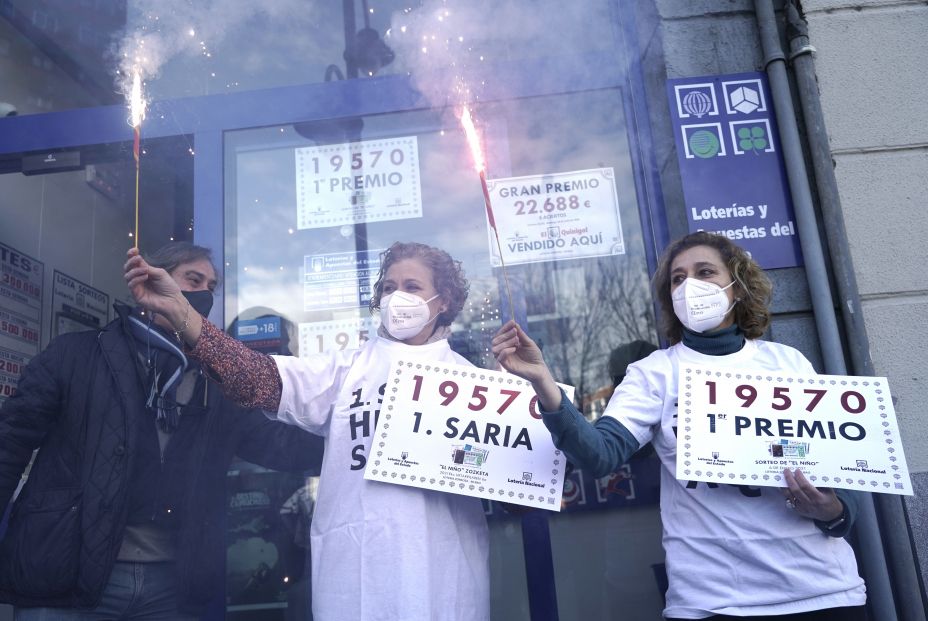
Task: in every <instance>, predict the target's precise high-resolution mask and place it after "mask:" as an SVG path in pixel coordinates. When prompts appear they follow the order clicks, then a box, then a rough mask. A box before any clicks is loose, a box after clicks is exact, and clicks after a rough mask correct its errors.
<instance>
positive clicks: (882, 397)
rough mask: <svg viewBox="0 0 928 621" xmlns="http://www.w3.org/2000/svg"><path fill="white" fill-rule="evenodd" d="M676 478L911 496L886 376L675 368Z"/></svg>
mask: <svg viewBox="0 0 928 621" xmlns="http://www.w3.org/2000/svg"><path fill="white" fill-rule="evenodd" d="M679 381H680V384H679V393H678V394H679V404H680V405H679V416H678V434H677V442H678V444H677V478H678V479H681V480H690V481H710V482H715V483H734V484H748V485H769V486H775V487H785V486H786V481H785V480H784V478H783V476H782V473H783V469H784V468H791V469H796V468H799V469H801V470H802V471H803V472H804V473H805V474H806V476H807V477H808V478H809V480H810V481H811V482H812V483H814V484H815V485H818V486H822V487H842V488H847V489H856V490H862V491H868V492H883V493H888V494H904V495H912V494H913V492H912V483H911V481H910V480H909V471H908V468H907V466H906V462H905V455H904V454H903V451H902V443H901V442H900V440H899V428H898V426H897V425H896V417H895V413H894V412H893V404H892V398H891V397H890V394H889V385H888V384H887V382H886V378H885V377H849V376H843V375H797V374H790V373H780V372H777V371H763V370H758V371H751V370H733V369H731V368H713V367H701V366H692V365H691V366H682V367H681V368H680V378H679Z"/></svg>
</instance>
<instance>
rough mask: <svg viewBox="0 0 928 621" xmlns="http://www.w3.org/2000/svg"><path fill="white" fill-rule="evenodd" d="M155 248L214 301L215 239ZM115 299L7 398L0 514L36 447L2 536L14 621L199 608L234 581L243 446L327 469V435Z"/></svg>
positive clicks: (305, 468)
mask: <svg viewBox="0 0 928 621" xmlns="http://www.w3.org/2000/svg"><path fill="white" fill-rule="evenodd" d="M149 260H150V261H151V262H152V263H153V264H157V265H159V266H161V267H163V268H164V269H165V270H167V271H168V273H169V274H170V275H171V276H172V277H173V279H174V280H175V281H176V282H177V283H178V285H179V286H180V288H181V289H182V290H183V291H184V295H185V297H187V298H188V300H190V301H191V305H192V307H193V308H194V309H195V310H196V311H197V312H200V313H201V314H203V315H207V314H208V313H209V308H210V306H211V303H212V298H213V290H214V289H215V288H216V285H217V277H216V269H215V267H214V266H213V263H212V260H211V258H210V251H209V250H208V249H206V248H202V247H199V246H194V245H192V244H189V243H174V244H169V245H168V246H165V247H164V248H162V249H161V250H159V251H158V252H156V253H155V254H154V255H152V256H151V257H150V259H149ZM116 311H117V318H116V319H115V320H114V321H112V322H111V323H110V324H108V325H107V326H105V327H104V328H103V329H102V330H98V331H88V332H78V333H71V334H65V335H63V336H60V337H58V338H56V339H54V340H53V341H52V342H51V343H50V344H49V346H48V347H47V348H46V349H45V350H44V351H43V352H42V353H40V354H39V355H38V356H36V357H35V358H34V359H33V360H31V361H30V363H29V365H28V366H27V368H26V369H25V371H24V372H23V375H22V378H21V379H20V382H19V386H18V388H17V390H16V392H15V393H14V394H13V396H12V397H11V398H10V399H8V400H7V401H6V402H5V403H4V404H3V407H2V410H0V511H2V510H5V509H6V507H7V505H8V504H9V503H10V502H11V498H12V496H13V494H14V490H15V489H16V488H17V484H18V483H19V482H20V479H21V476H22V474H23V471H24V470H25V468H26V466H27V464H28V463H29V461H30V458H31V457H32V454H33V451H34V450H35V449H39V450H38V453H37V454H36V456H35V460H34V463H33V465H32V469H31V472H30V474H29V476H28V480H27V481H26V483H25V485H24V486H23V488H22V491H21V493H20V494H19V496H18V498H17V499H16V501H15V502H14V503H13V506H12V510H11V514H10V521H9V528H8V530H7V532H6V534H5V536H4V537H3V539H2V541H0V601H3V602H8V603H11V604H13V605H14V606H15V607H16V619H17V621H28V620H31V619H39V618H42V619H45V618H55V619H104V618H110V619H115V618H119V619H135V618H142V617H143V616H144V618H145V619H149V620H155V619H170V620H172V621H178V620H183V619H196V618H198V616H199V613H200V612H201V611H202V610H203V609H204V607H205V605H206V604H207V603H208V602H209V601H210V600H211V599H214V598H215V597H216V596H217V595H219V594H221V593H222V589H223V580H224V572H223V567H224V562H223V557H224V554H225V539H224V532H223V531H222V529H221V522H222V518H223V514H224V508H225V503H226V498H225V480H226V471H227V469H228V467H229V464H230V462H231V461H232V459H233V457H234V456H236V455H237V456H239V457H241V458H242V459H245V460H246V461H250V462H254V463H257V464H259V465H262V466H265V467H268V468H272V469H276V470H286V471H293V472H312V473H315V474H317V473H318V470H319V467H320V464H321V461H322V440H321V438H319V437H317V436H314V435H312V434H310V433H308V432H306V431H303V430H301V429H298V428H296V427H292V426H290V425H285V424H282V423H279V422H276V421H272V420H270V419H268V418H267V417H266V416H265V415H264V414H263V413H262V412H261V411H260V410H246V409H243V408H240V407H238V406H235V405H233V404H232V403H231V402H229V401H226V400H225V399H224V397H223V396H222V395H221V391H220V390H218V389H216V386H215V385H214V384H211V382H210V381H207V379H206V377H205V376H204V375H203V374H202V373H201V371H200V368H199V366H198V365H197V364H196V363H195V362H193V361H192V360H189V359H187V358H186V356H184V354H183V351H182V350H181V349H180V348H179V343H178V340H177V333H175V332H174V329H173V328H172V327H171V326H170V325H169V324H167V323H166V322H164V320H163V318H161V317H152V316H151V315H150V314H145V313H143V312H142V311H141V310H140V309H133V308H130V307H128V306H126V305H124V304H120V303H117V305H116ZM49 608H50V609H54V610H48V609H49ZM49 613H51V615H50V616H42V615H43V614H49Z"/></svg>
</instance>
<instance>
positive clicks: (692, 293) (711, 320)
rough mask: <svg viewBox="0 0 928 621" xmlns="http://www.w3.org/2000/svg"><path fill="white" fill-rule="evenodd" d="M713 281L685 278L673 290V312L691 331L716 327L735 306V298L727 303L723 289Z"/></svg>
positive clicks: (704, 330)
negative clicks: (729, 303) (730, 302)
mask: <svg viewBox="0 0 928 621" xmlns="http://www.w3.org/2000/svg"><path fill="white" fill-rule="evenodd" d="M733 284H735V281H734V280H733V281H731V283H730V284H729V285H728V286H727V287H719V286H718V285H717V284H715V283H713V282H705V281H702V280H696V279H695V278H687V279H686V280H684V281H683V282H682V283H680V285H679V286H678V287H677V288H676V289H674V290H673V293H672V294H671V296H670V297H671V299H672V300H673V312H674V314H675V315H676V316H677V319H679V320H680V323H682V324H683V325H684V326H686V327H687V328H689V329H690V330H692V331H693V332H706V331H707V330H713V329H715V328H718V327H719V325H721V323H722V322H723V321H724V320H725V315H727V314H728V313H729V311H731V309H733V308H734V307H735V303H737V302H738V300H737V299H736V300H735V301H734V302H732V304H731V306H729V305H728V296H727V295H726V294H725V289H728V287H731V286H732V285H733Z"/></svg>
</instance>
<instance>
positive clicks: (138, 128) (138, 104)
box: [129, 70, 145, 248]
mask: <svg viewBox="0 0 928 621" xmlns="http://www.w3.org/2000/svg"><path fill="white" fill-rule="evenodd" d="M129 114H130V118H129V124H130V125H131V126H132V131H133V133H134V134H135V136H134V141H133V143H132V155H133V156H134V157H135V233H134V234H135V247H136V248H138V247H139V168H140V160H141V142H142V120H143V119H144V118H145V100H144V99H142V76H141V75H140V74H139V71H138V70H136V71H135V75H134V76H133V78H132V92H131V93H130V96H129Z"/></svg>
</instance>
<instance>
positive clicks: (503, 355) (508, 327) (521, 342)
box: [492, 321, 561, 412]
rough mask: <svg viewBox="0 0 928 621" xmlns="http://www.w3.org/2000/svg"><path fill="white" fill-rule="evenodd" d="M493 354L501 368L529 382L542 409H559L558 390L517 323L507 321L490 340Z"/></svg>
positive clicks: (542, 361) (539, 352) (543, 360)
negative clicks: (491, 340)
mask: <svg viewBox="0 0 928 621" xmlns="http://www.w3.org/2000/svg"><path fill="white" fill-rule="evenodd" d="M492 351H493V355H494V356H496V360H497V362H499V364H500V366H501V367H502V368H504V369H506V370H507V371H509V372H510V373H513V374H514V375H518V376H519V377H521V378H523V379H527V380H528V381H530V382H531V383H532V387H533V388H534V389H535V392H536V393H537V394H538V400H539V401H540V402H541V407H542V409H543V410H546V411H549V412H550V411H554V410H556V409H558V407H559V406H560V403H561V390H560V388H558V387H557V384H556V383H555V381H554V377H553V376H552V375H551V371H550V370H549V369H548V365H547V364H545V359H544V356H542V354H541V349H539V348H538V345H536V344H535V341H533V340H532V339H530V338H529V336H528V335H527V334H526V333H525V332H524V331H523V330H522V328H521V327H519V324H517V323H516V322H515V321H509V322H507V323H506V324H505V325H503V327H502V328H500V329H499V331H498V332H497V333H496V335H495V336H494V337H493V343H492Z"/></svg>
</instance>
